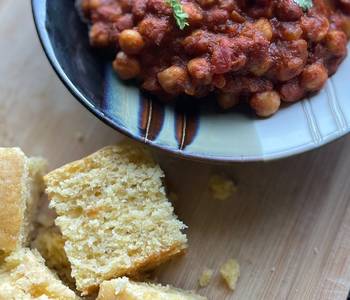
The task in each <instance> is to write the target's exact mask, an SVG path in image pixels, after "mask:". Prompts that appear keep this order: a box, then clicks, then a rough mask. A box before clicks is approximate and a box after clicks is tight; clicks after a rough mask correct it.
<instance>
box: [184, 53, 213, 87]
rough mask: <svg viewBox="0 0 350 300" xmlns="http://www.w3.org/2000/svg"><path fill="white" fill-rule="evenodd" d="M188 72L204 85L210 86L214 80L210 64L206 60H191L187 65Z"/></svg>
mask: <svg viewBox="0 0 350 300" xmlns="http://www.w3.org/2000/svg"><path fill="white" fill-rule="evenodd" d="M187 70H188V73H190V75H191V76H192V77H193V78H194V79H197V80H200V81H201V83H202V84H209V83H210V82H211V80H212V74H211V72H210V64H209V62H208V61H207V60H206V59H205V58H194V59H191V60H190V61H189V62H188V64H187Z"/></svg>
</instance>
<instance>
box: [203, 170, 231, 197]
mask: <svg viewBox="0 0 350 300" xmlns="http://www.w3.org/2000/svg"><path fill="white" fill-rule="evenodd" d="M209 189H210V191H211V194H212V196H213V198H214V199H216V200H227V199H228V198H230V197H231V196H232V194H233V193H234V192H235V191H236V190H237V187H236V186H235V184H234V182H233V181H232V180H231V179H229V178H227V177H226V176H223V175H218V174H215V175H212V176H211V177H210V179H209Z"/></svg>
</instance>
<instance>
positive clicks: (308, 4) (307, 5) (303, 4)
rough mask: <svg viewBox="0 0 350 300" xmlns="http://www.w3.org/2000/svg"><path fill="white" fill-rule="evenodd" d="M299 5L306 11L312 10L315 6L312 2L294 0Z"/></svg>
mask: <svg viewBox="0 0 350 300" xmlns="http://www.w3.org/2000/svg"><path fill="white" fill-rule="evenodd" d="M293 1H294V2H295V3H296V4H298V5H299V6H300V7H301V8H302V9H303V10H304V11H306V10H308V9H310V8H311V7H312V6H313V3H312V0H293Z"/></svg>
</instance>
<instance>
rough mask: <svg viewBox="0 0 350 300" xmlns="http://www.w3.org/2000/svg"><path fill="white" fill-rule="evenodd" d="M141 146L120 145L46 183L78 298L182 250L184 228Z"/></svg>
mask: <svg viewBox="0 0 350 300" xmlns="http://www.w3.org/2000/svg"><path fill="white" fill-rule="evenodd" d="M162 177H164V174H163V172H162V170H161V169H160V168H159V166H158V165H157V164H156V163H155V162H154V161H153V160H152V158H151V156H150V154H149V153H148V152H147V151H146V150H145V149H144V148H141V147H140V146H137V145H135V144H132V143H127V142H124V143H121V144H119V145H116V146H109V147H106V148H103V149H101V150H99V151H98V152H96V153H94V154H92V155H90V156H88V157H86V158H84V159H82V160H79V161H76V162H73V163H70V164H68V165H66V166H64V167H61V168H60V169H57V170H55V171H53V172H51V173H49V174H48V175H46V176H45V182H46V186H47V188H46V191H47V193H48V195H49V199H50V201H51V202H50V206H51V207H52V208H55V210H56V212H57V215H58V217H57V219H56V221H55V223H56V225H58V226H59V227H60V229H61V232H62V234H63V237H64V239H65V240H66V242H65V247H64V248H65V251H66V254H67V257H68V259H69V261H70V263H71V267H72V277H73V278H74V279H75V280H76V286H77V289H78V290H79V291H81V292H82V294H83V295H86V294H90V293H92V292H93V291H94V290H96V289H97V287H98V285H99V284H100V283H102V281H104V280H108V279H111V278H114V277H119V276H124V275H129V276H133V274H137V273H139V272H140V271H142V270H145V269H150V268H152V267H155V266H156V265H158V264H160V263H161V262H164V261H166V260H168V259H169V258H171V257H172V256H174V255H176V254H179V253H181V252H183V251H184V249H185V248H186V247H187V245H186V243H187V239H186V235H185V234H183V233H182V232H181V230H183V229H184V228H185V227H186V226H185V225H184V224H183V223H182V222H180V221H179V220H177V218H176V216H175V215H174V212H173V207H172V205H171V203H170V202H169V201H168V199H167V197H166V194H165V190H164V187H163V185H162V180H161V179H162Z"/></svg>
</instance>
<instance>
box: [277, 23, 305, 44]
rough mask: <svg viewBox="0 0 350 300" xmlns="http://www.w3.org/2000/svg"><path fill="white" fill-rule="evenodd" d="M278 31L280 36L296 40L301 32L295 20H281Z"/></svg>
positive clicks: (288, 39)
mask: <svg viewBox="0 0 350 300" xmlns="http://www.w3.org/2000/svg"><path fill="white" fill-rule="evenodd" d="M278 31H279V35H280V36H281V38H282V39H284V40H287V41H295V40H298V39H300V37H301V36H302V34H303V30H302V28H301V26H300V25H299V24H298V23H295V22H283V23H282V22H281V23H280V24H279V26H278Z"/></svg>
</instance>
